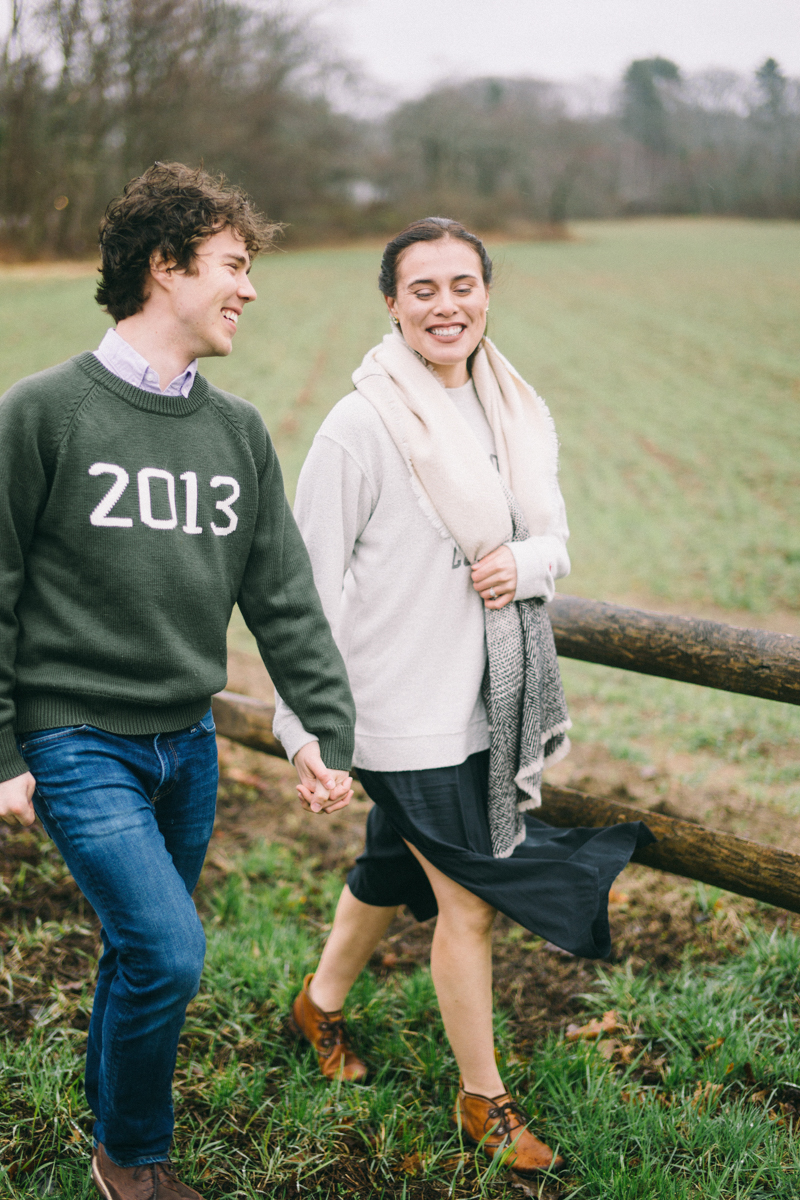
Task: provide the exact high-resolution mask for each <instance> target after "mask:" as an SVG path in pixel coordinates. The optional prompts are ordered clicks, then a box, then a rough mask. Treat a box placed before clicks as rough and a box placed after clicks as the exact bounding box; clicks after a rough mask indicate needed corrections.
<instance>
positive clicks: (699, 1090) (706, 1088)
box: [692, 1079, 722, 1112]
mask: <svg viewBox="0 0 800 1200" xmlns="http://www.w3.org/2000/svg"><path fill="white" fill-rule="evenodd" d="M721 1091H722V1084H721V1083H712V1082H711V1080H710V1079H707V1080H706V1082H705V1084H703V1083H698V1085H697V1087H696V1088H695V1089H694V1095H693V1096H692V1105H693V1107H694V1108H696V1109H697V1111H698V1112H704V1111H705V1109H706V1108H708V1106H709V1105H710V1104H711V1103H712V1102H713V1101H714V1100H716V1099H717V1097H718V1096H719V1094H720V1092H721Z"/></svg>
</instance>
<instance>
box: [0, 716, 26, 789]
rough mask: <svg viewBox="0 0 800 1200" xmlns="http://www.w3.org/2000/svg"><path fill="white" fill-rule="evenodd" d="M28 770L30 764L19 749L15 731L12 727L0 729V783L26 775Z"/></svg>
mask: <svg viewBox="0 0 800 1200" xmlns="http://www.w3.org/2000/svg"><path fill="white" fill-rule="evenodd" d="M27 769H28V764H27V763H26V762H25V759H24V758H23V757H22V755H21V754H20V752H19V750H18V749H17V739H16V738H15V736H14V730H13V729H11V727H10V726H9V727H8V728H6V729H0V783H4V782H5V781H6V779H16V778H17V776H18V775H24V774H25V772H26V771H27Z"/></svg>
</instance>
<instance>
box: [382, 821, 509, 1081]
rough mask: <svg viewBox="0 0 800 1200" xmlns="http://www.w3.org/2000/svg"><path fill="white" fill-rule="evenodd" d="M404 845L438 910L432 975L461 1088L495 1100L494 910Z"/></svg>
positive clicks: (497, 1074)
mask: <svg viewBox="0 0 800 1200" xmlns="http://www.w3.org/2000/svg"><path fill="white" fill-rule="evenodd" d="M406 845H407V846H408V848H409V850H410V851H411V853H412V854H413V855H414V856H415V858H417V859H418V860H419V863H420V865H421V866H422V868H423V870H424V871H425V874H426V875H427V876H428V880H429V882H430V885H431V887H432V888H433V891H434V895H435V896H436V902H437V904H438V906H439V916H438V917H437V919H436V930H435V932H434V935H433V945H432V946H431V975H432V976H433V984H434V987H435V988H436V995H437V997H438V1000H439V1008H440V1009H441V1013H442V1020H443V1022H444V1028H445V1033H446V1034H447V1037H448V1040H449V1042H450V1045H451V1046H452V1048H453V1054H454V1055H455V1059H456V1062H457V1063H458V1066H459V1069H460V1071H461V1075H462V1078H463V1080H464V1089H465V1091H467V1092H475V1093H477V1095H479V1096H499V1095H501V1094H502V1093H503V1092H504V1091H505V1087H504V1085H503V1081H502V1079H501V1078H500V1075H499V1072H498V1070H497V1063H496V1061H495V1057H494V1031H493V1029H492V923H493V922H494V919H495V917H496V915H497V910H496V909H494V908H492V907H491V905H489V904H487V903H486V902H485V901H484V900H481V899H480V897H478V896H475V895H473V894H472V892H468V891H467V889H466V888H463V887H461V885H460V884H458V883H454V882H453V880H452V879H448V878H447V876H446V875H443V874H442V872H441V871H439V870H438V869H437V868H436V867H434V866H433V865H432V864H431V863H429V862H428V861H427V859H426V858H424V857H423V856H422V855H421V854H420V852H419V851H418V850H417V849H416V848H415V847H414V846H412V845H410V843H408V842H407V843H406Z"/></svg>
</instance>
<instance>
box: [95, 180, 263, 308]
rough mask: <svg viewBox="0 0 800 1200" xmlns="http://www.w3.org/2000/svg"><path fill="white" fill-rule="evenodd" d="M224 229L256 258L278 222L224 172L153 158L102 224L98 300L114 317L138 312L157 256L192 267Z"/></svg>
mask: <svg viewBox="0 0 800 1200" xmlns="http://www.w3.org/2000/svg"><path fill="white" fill-rule="evenodd" d="M226 228H231V229H233V230H235V231H236V233H238V234H239V236H240V237H241V238H242V239H243V241H244V243H245V245H246V247H247V250H248V253H249V254H250V257H251V258H254V257H255V255H256V254H258V253H259V251H261V250H266V249H267V247H268V246H270V245H271V243H272V241H273V239H274V237H275V234H276V233H277V232H278V231H279V230H280V228H281V226H280V225H276V224H273V223H272V222H270V221H268V220H267V219H266V217H263V216H262V215H261V214H260V213H259V212H257V211H256V210H255V209H254V208H253V206H252V204H251V203H250V200H249V199H248V198H247V196H246V195H245V194H244V192H242V191H241V190H240V189H239V188H237V187H233V186H232V185H230V184H228V183H227V182H226V180H225V178H224V176H222V175H219V176H213V175H209V174H208V172H206V171H204V170H203V169H202V168H200V167H198V168H192V167H186V166H184V164H183V163H160V162H158V163H154V164H153V166H152V167H149V168H148V169H147V170H146V171H145V173H144V174H143V175H139V176H137V178H136V179H132V180H131V181H130V183H128V184H127V185H126V186H125V189H124V191H123V192H122V195H121V196H116V197H115V198H114V199H113V200H112V201H111V203H110V204H109V206H108V208H107V209H106V213H105V216H104V217H103V219H102V221H101V222H100V259H101V266H100V283H99V284H98V287H97V292H96V294H95V299H96V300H97V303H98V304H101V305H103V307H104V308H105V310H106V312H107V313H110V315H111V316H112V317H113V318H114V320H115V321H122V320H124V318H125V317H132V316H133V315H134V313H137V312H141V310H142V308H143V307H144V302H145V300H146V299H147V291H146V286H147V278H148V272H149V270H150V260H151V258H152V256H153V254H154V253H157V254H160V255H162V256H163V257H164V258H165V259H172V260H174V262H175V266H176V268H177V269H178V270H179V271H189V272H191V271H192V269H193V266H194V257H195V254H196V252H197V249H198V247H199V246H200V244H201V243H202V242H204V241H205V240H206V239H207V238H209V237H211V236H212V235H213V234H215V233H219V232H220V231H221V230H222V229H226Z"/></svg>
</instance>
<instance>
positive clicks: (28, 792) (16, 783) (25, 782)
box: [0, 771, 36, 825]
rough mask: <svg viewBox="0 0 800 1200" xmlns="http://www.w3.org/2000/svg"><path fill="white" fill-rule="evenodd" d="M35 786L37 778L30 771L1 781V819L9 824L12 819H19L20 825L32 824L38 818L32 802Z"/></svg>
mask: <svg viewBox="0 0 800 1200" xmlns="http://www.w3.org/2000/svg"><path fill="white" fill-rule="evenodd" d="M35 787H36V780H35V779H34V778H33V776H32V775H31V773H30V771H26V772H25V774H24V775H17V776H16V777H15V778H14V779H5V780H4V781H3V782H2V783H0V821H6V822H8V824H9V825H10V824H11V822H12V820H14V821H19V823H20V825H32V824H33V822H34V821H35V820H36V813H35V812H34V811H33V804H32V802H31V797H32V796H33V793H34V789H35Z"/></svg>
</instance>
